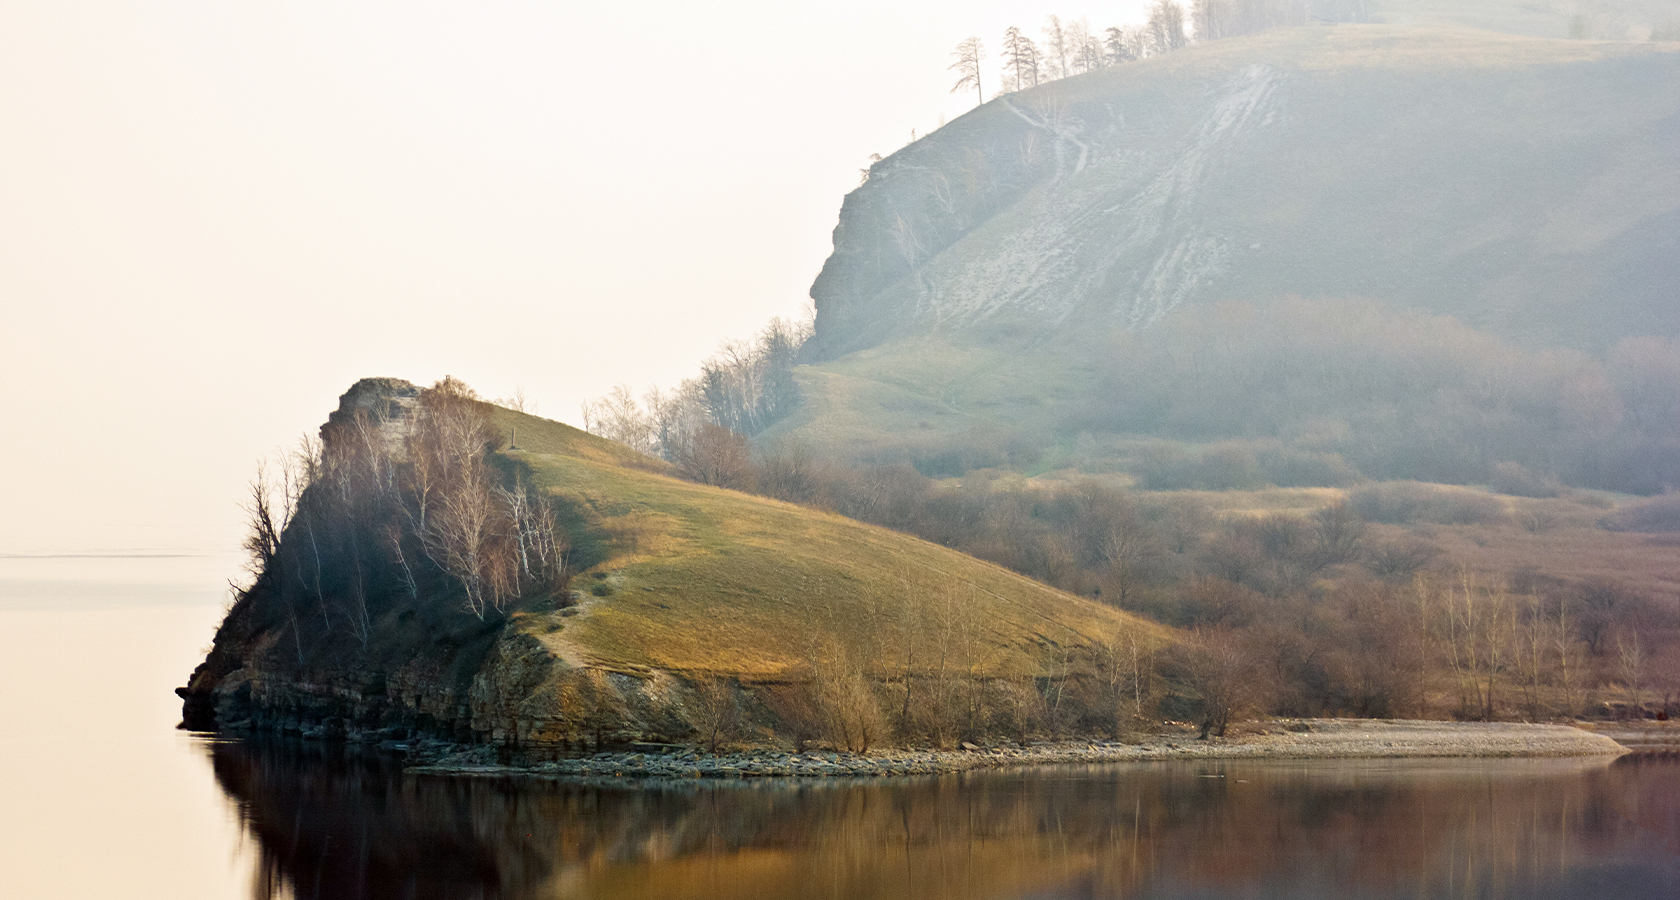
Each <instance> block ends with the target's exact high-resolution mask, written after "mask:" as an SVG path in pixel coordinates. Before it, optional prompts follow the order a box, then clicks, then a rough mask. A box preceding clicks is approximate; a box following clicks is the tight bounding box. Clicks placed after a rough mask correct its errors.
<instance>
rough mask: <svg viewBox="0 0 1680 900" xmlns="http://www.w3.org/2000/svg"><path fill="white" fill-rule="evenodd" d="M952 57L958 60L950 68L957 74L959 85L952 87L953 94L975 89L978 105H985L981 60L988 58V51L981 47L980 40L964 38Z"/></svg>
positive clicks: (952, 53)
mask: <svg viewBox="0 0 1680 900" xmlns="http://www.w3.org/2000/svg"><path fill="white" fill-rule="evenodd" d="M951 55H952V56H954V57H956V58H957V61H956V62H954V63H952V64H951V65H950V66H949V67H948V68H949V69H950V70H951V71H953V72H956V73H957V83H956V84H954V85H952V86H951V93H953V94H955V93H956V92H958V91H963V90H967V89H969V88H973V89H974V96H975V98H976V101H977V103H985V102H986V97H985V91H984V90H983V89H982V88H981V85H980V60H982V59H984V58H985V57H986V51H985V49H984V48H982V47H981V46H980V39H979V38H977V37H968V38H963V40H962V43H959V44H957V49H955V50H953V51H951Z"/></svg>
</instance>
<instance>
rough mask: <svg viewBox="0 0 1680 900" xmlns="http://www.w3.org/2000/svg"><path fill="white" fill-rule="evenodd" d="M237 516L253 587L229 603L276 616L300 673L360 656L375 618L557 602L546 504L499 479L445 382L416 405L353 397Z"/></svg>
mask: <svg viewBox="0 0 1680 900" xmlns="http://www.w3.org/2000/svg"><path fill="white" fill-rule="evenodd" d="M347 399H350V400H351V401H352V402H351V403H349V404H347V406H348V407H349V408H345V407H341V409H340V411H339V412H337V413H335V414H334V415H333V417H332V418H331V419H330V420H329V421H328V423H327V424H326V425H325V426H323V427H322V429H321V437H320V439H319V440H309V439H306V440H304V441H303V442H301V443H300V445H299V448H298V449H297V450H296V451H295V452H293V453H292V454H290V455H289V456H288V457H287V458H286V459H285V460H283V461H282V462H281V464H280V465H279V466H278V470H277V471H274V472H271V471H270V470H269V469H268V468H267V467H266V466H265V467H261V468H259V470H258V474H257V478H256V480H255V481H254V482H253V484H252V487H251V493H250V495H249V497H248V501H247V504H246V513H247V522H248V531H247V536H246V539H245V542H244V548H245V550H246V552H247V554H248V564H247V565H248V568H249V570H250V572H251V574H252V582H251V583H250V585H249V586H246V587H243V588H237V590H236V595H237V598H238V600H237V602H239V603H243V602H245V601H246V600H247V599H248V598H250V597H253V596H256V595H258V594H261V595H263V596H264V597H265V600H266V601H267V602H266V603H265V604H264V608H265V609H269V610H280V611H282V612H281V614H282V615H284V616H285V618H286V620H287V621H286V623H285V624H286V625H287V626H289V628H288V630H289V639H290V642H291V644H292V649H293V651H294V653H295V654H296V657H297V661H298V662H299V663H302V662H303V660H304V657H305V656H306V655H307V654H308V653H309V652H310V651H311V647H312V646H315V645H321V644H320V641H319V638H321V637H322V636H327V637H330V636H332V635H335V634H341V633H348V634H349V635H350V636H352V637H353V638H354V639H355V640H356V641H357V642H358V643H359V644H360V645H361V647H362V648H363V649H364V650H365V649H367V647H368V645H369V642H370V639H371V637H372V635H373V634H374V632H375V630H376V623H378V622H379V621H380V620H381V618H382V617H384V616H387V615H391V614H396V613H398V612H401V611H403V610H409V611H415V610H418V611H421V612H424V613H426V614H427V615H428V616H430V617H432V618H434V619H447V618H448V617H449V616H451V615H454V614H456V613H458V612H466V613H468V614H471V615H472V616H475V617H476V618H478V619H480V620H484V619H488V618H494V617H498V616H500V615H501V614H502V613H503V612H504V611H505V610H506V609H507V607H508V605H509V603H510V602H511V601H513V600H515V599H517V598H520V597H523V596H528V595H533V594H539V593H541V594H551V595H555V596H559V597H563V596H565V587H566V577H567V576H566V552H567V549H568V541H567V538H566V535H565V534H564V532H563V531H562V530H561V529H560V528H559V526H558V525H557V524H556V522H555V519H554V516H553V514H552V511H551V509H550V508H549V505H548V502H547V500H546V499H545V498H544V497H542V496H541V494H540V493H538V492H537V491H535V490H533V489H532V488H531V487H530V486H529V485H528V484H526V483H525V482H524V480H523V478H522V477H521V476H520V475H519V474H518V473H517V472H516V471H510V470H507V469H504V468H503V467H500V466H498V465H497V464H496V463H495V460H494V456H493V455H494V451H495V450H496V449H497V448H498V447H500V446H501V445H502V444H503V443H504V442H505V438H504V437H503V436H502V435H501V434H500V433H499V432H498V431H497V430H496V429H495V428H494V427H493V425H492V423H491V420H490V416H489V405H488V404H486V403H485V402H484V401H482V400H480V399H478V397H477V396H476V395H475V394H474V393H473V392H472V391H471V390H470V389H469V388H467V387H466V385H464V384H462V383H461V382H459V381H457V380H455V379H452V378H446V379H444V380H443V381H440V382H438V383H437V384H435V385H433V386H432V387H430V388H427V389H424V390H421V391H419V392H418V395H417V396H415V397H409V398H402V399H400V400H399V399H390V398H386V397H384V396H383V395H380V394H378V393H376V392H370V393H367V394H363V395H358V393H357V391H356V389H353V390H352V392H351V394H350V395H347Z"/></svg>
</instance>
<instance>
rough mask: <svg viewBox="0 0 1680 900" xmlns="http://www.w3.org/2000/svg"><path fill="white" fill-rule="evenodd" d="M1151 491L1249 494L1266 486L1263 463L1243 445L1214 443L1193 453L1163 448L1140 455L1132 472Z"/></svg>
mask: <svg viewBox="0 0 1680 900" xmlns="http://www.w3.org/2000/svg"><path fill="white" fill-rule="evenodd" d="M1132 474H1133V475H1135V476H1136V477H1137V479H1138V482H1139V484H1141V485H1142V486H1143V487H1144V489H1145V490H1151V491H1247V490H1254V489H1256V488H1260V487H1264V486H1265V484H1266V479H1265V478H1264V476H1262V475H1261V472H1260V464H1259V462H1258V461H1257V460H1255V458H1254V452H1253V451H1252V450H1250V449H1249V448H1248V447H1247V446H1246V445H1245V444H1244V442H1241V441H1227V442H1225V443H1222V444H1214V445H1213V446H1211V447H1208V448H1206V449H1205V450H1203V451H1202V452H1200V453H1197V454H1190V453H1186V452H1184V451H1183V450H1180V449H1178V448H1177V447H1172V446H1169V445H1161V446H1156V447H1151V448H1149V449H1148V450H1145V451H1144V452H1143V453H1142V454H1140V458H1139V459H1138V462H1137V464H1136V465H1135V466H1134V471H1133V473H1132Z"/></svg>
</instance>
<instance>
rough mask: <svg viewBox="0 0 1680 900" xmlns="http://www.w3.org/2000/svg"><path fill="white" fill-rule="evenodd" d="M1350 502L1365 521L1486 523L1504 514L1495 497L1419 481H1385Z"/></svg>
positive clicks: (1361, 491) (1356, 494)
mask: <svg viewBox="0 0 1680 900" xmlns="http://www.w3.org/2000/svg"><path fill="white" fill-rule="evenodd" d="M1348 504H1349V505H1351V506H1352V507H1353V509H1354V511H1355V512H1357V513H1359V515H1360V517H1362V518H1364V519H1365V520H1366V521H1368V522H1382V523H1384V524H1387V525H1411V524H1416V523H1428V524H1431V525H1487V524H1490V523H1492V522H1495V521H1498V520H1499V519H1500V518H1501V517H1502V516H1503V515H1504V513H1505V508H1504V505H1503V504H1501V503H1500V502H1499V500H1498V499H1496V498H1494V497H1490V496H1488V495H1486V494H1478V493H1475V492H1474V491H1469V490H1464V489H1460V488H1445V487H1439V486H1437V485H1433V484H1424V483H1423V482H1419V481H1387V482H1383V483H1382V484H1373V485H1369V486H1367V487H1363V488H1360V489H1359V490H1357V491H1354V492H1353V493H1351V494H1349V495H1348Z"/></svg>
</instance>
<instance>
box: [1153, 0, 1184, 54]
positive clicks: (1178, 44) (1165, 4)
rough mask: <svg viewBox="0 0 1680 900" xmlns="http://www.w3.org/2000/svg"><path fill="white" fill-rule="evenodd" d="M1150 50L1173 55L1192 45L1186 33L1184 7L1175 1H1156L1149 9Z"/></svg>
mask: <svg viewBox="0 0 1680 900" xmlns="http://www.w3.org/2000/svg"><path fill="white" fill-rule="evenodd" d="M1148 28H1149V39H1150V50H1151V51H1152V52H1155V53H1171V52H1172V51H1174V50H1178V49H1180V48H1182V47H1184V46H1185V45H1186V44H1188V43H1190V38H1189V36H1188V35H1187V34H1185V32H1184V7H1182V6H1179V5H1178V4H1177V3H1175V2H1174V0H1155V3H1154V4H1153V5H1151V6H1150V7H1149V24H1148Z"/></svg>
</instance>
